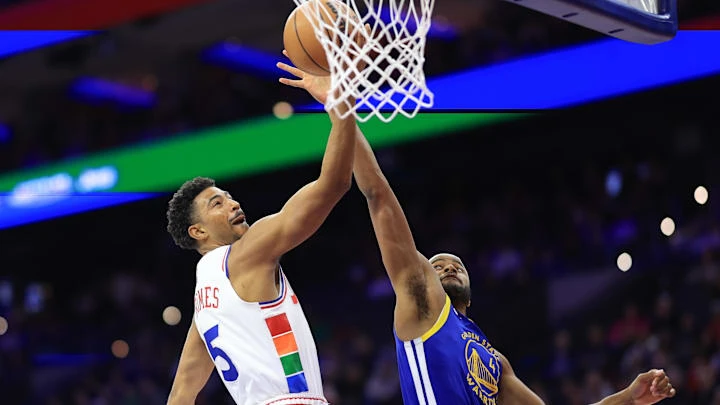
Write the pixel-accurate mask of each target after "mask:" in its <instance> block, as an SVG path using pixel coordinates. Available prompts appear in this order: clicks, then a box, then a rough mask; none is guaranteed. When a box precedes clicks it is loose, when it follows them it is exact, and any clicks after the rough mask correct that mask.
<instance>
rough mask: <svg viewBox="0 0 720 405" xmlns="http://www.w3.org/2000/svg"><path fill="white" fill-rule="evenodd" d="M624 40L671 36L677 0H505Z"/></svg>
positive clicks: (658, 39) (657, 39)
mask: <svg viewBox="0 0 720 405" xmlns="http://www.w3.org/2000/svg"><path fill="white" fill-rule="evenodd" d="M506 1H509V2H511V3H515V4H518V5H520V6H523V7H527V8H530V9H533V10H536V11H540V12H542V13H545V14H548V15H551V16H553V17H556V18H560V19H563V20H567V21H569V22H571V23H573V24H577V25H581V26H583V27H586V28H590V29H592V30H595V31H598V32H601V33H603V34H606V35H609V36H612V37H615V38H619V39H622V40H625V41H630V42H636V43H641V44H648V45H650V44H657V43H661V42H665V41H669V40H670V39H672V38H673V37H675V33H676V32H677V27H678V19H677V4H676V1H677V0H506Z"/></svg>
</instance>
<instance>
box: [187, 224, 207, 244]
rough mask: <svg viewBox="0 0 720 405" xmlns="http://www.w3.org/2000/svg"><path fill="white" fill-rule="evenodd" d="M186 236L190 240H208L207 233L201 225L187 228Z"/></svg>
mask: <svg viewBox="0 0 720 405" xmlns="http://www.w3.org/2000/svg"><path fill="white" fill-rule="evenodd" d="M188 234H189V235H190V237H191V238H193V239H195V240H199V241H203V240H205V239H207V238H208V233H207V231H206V230H205V228H203V227H202V225H199V224H192V225H190V226H189V227H188Z"/></svg>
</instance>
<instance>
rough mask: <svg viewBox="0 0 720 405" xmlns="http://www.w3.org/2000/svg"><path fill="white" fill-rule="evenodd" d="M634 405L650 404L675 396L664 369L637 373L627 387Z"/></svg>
mask: <svg viewBox="0 0 720 405" xmlns="http://www.w3.org/2000/svg"><path fill="white" fill-rule="evenodd" d="M628 390H629V391H630V395H631V398H632V404H634V405H651V404H656V403H658V402H660V401H662V400H663V399H665V398H672V397H674V396H675V388H673V386H672V384H670V377H668V376H667V374H665V371H664V370H650V371H647V372H645V373H642V374H639V375H638V376H637V377H636V378H635V381H633V382H632V384H630V386H629V387H628Z"/></svg>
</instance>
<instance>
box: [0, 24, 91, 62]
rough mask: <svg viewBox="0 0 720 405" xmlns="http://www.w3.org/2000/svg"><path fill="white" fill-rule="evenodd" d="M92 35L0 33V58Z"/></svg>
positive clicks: (61, 32)
mask: <svg viewBox="0 0 720 405" xmlns="http://www.w3.org/2000/svg"><path fill="white" fill-rule="evenodd" d="M93 34H94V32H93V31H0V58H2V57H6V56H10V55H14V54H16V53H20V52H27V51H30V50H33V49H37V48H42V47H44V46H49V45H54V44H58V43H61V42H65V41H71V40H73V39H78V38H82V37H87V36H90V35H93Z"/></svg>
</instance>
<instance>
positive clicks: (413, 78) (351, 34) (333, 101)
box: [293, 0, 435, 122]
mask: <svg viewBox="0 0 720 405" xmlns="http://www.w3.org/2000/svg"><path fill="white" fill-rule="evenodd" d="M293 1H294V2H295V3H296V4H297V5H298V6H301V5H303V4H305V3H307V2H308V1H310V4H307V5H306V6H305V7H302V11H303V12H305V15H306V16H307V18H308V20H309V21H310V23H311V24H312V26H313V28H314V31H315V36H316V37H317V39H318V40H319V41H320V43H321V44H322V46H323V49H324V50H325V55H326V56H327V61H328V65H329V67H330V74H331V84H330V91H329V93H328V99H327V102H326V103H325V110H326V111H331V110H335V112H336V113H337V114H338V115H340V116H341V117H342V118H346V117H348V116H349V115H350V114H352V115H354V116H355V118H356V119H357V120H358V121H360V122H365V121H367V120H369V119H370V118H372V117H373V116H376V117H378V118H379V119H380V120H382V121H383V122H390V121H392V120H393V119H394V118H395V116H397V114H398V113H400V114H402V115H404V116H406V117H408V118H412V117H414V116H415V115H416V114H417V113H418V111H419V110H420V109H421V108H429V107H432V105H433V93H432V92H431V91H430V90H429V89H428V87H427V85H426V83H425V73H424V71H423V65H424V63H425V42H426V38H427V33H428V30H429V29H430V24H431V15H432V10H433V7H434V5H435V0H320V1H321V2H322V4H323V6H320V5H319V3H320V1H318V0H293ZM356 1H357V3H356ZM361 1H362V2H361ZM353 12H354V14H355V15H352V13H353ZM355 16H357V18H355ZM349 99H355V104H354V105H352V104H351V103H350V102H349V101H348V100H349ZM342 103H344V104H345V107H346V108H342V109H338V107H340V106H341V105H342Z"/></svg>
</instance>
